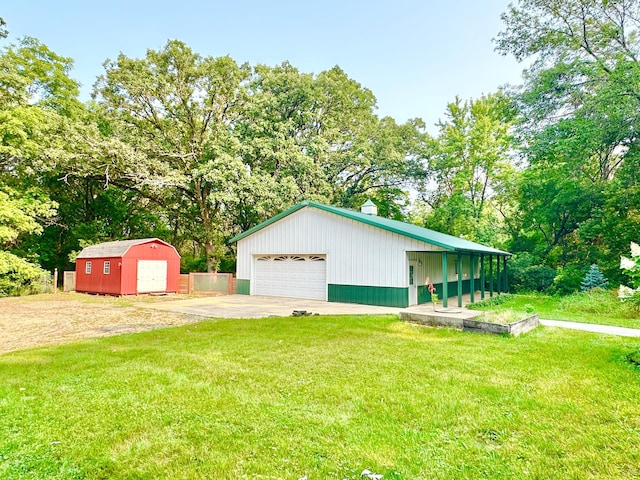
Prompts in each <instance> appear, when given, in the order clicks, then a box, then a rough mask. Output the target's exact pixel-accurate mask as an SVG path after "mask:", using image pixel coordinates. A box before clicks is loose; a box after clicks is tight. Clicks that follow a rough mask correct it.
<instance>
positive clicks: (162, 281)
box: [138, 260, 167, 293]
mask: <svg viewBox="0 0 640 480" xmlns="http://www.w3.org/2000/svg"><path fill="white" fill-rule="evenodd" d="M166 290H167V261H166V260H138V293H149V292H164V291H166Z"/></svg>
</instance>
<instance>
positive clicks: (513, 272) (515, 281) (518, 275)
mask: <svg viewBox="0 0 640 480" xmlns="http://www.w3.org/2000/svg"><path fill="white" fill-rule="evenodd" d="M531 265H533V256H532V255H531V254H530V253H528V252H520V253H516V254H515V255H514V256H513V257H511V259H510V260H509V269H508V272H509V273H508V275H509V286H510V287H511V288H512V289H513V290H514V291H518V290H519V289H521V288H522V282H523V281H524V279H525V278H526V269H527V268H529V267H530V266H531Z"/></svg>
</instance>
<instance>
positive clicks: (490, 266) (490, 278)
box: [489, 255, 493, 298]
mask: <svg viewBox="0 0 640 480" xmlns="http://www.w3.org/2000/svg"><path fill="white" fill-rule="evenodd" d="M492 297H493V255H489V298H492Z"/></svg>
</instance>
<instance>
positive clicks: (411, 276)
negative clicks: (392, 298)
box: [408, 262, 418, 306]
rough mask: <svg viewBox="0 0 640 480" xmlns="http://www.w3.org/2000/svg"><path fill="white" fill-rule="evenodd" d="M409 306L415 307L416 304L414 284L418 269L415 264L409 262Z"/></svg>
mask: <svg viewBox="0 0 640 480" xmlns="http://www.w3.org/2000/svg"><path fill="white" fill-rule="evenodd" d="M408 273H409V306H411V305H417V303H418V284H417V282H416V275H417V273H418V269H417V267H416V264H415V262H409V272H408Z"/></svg>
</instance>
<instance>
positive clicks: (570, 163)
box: [496, 0, 640, 278]
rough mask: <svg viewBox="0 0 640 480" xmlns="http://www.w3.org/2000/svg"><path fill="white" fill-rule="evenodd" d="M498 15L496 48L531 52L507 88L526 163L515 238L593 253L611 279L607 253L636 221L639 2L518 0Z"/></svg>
mask: <svg viewBox="0 0 640 480" xmlns="http://www.w3.org/2000/svg"><path fill="white" fill-rule="evenodd" d="M502 19H503V21H504V23H505V27H506V28H505V29H504V30H503V31H502V32H500V34H499V35H498V37H497V38H496V46H497V49H498V51H499V52H501V53H503V54H508V53H511V54H513V55H514V56H515V57H516V58H517V59H518V60H525V59H529V58H532V59H534V62H533V64H532V65H531V67H530V68H529V69H528V70H527V71H525V80H526V83H525V85H524V87H523V88H522V89H521V91H520V93H519V95H518V96H517V97H516V99H517V103H518V108H519V110H520V119H521V122H520V124H519V133H520V136H521V141H522V145H523V150H522V152H523V157H524V159H525V165H526V166H529V167H530V168H528V169H527V170H526V171H525V173H524V175H523V179H522V182H521V184H520V186H521V189H520V194H519V200H520V208H519V210H520V211H521V212H522V215H520V220H521V222H520V226H521V230H520V231H519V232H518V236H519V238H517V239H516V241H515V242H514V243H515V244H517V243H520V244H522V243H523V242H522V239H523V237H528V238H538V239H539V240H540V242H541V244H542V245H543V248H541V249H539V253H540V254H541V255H543V256H550V258H549V260H550V261H551V262H552V263H553V262H559V263H560V264H562V265H565V264H568V263H580V262H582V261H583V260H584V259H589V260H591V261H598V263H599V264H601V265H603V268H605V272H606V273H607V275H608V276H609V278H619V272H617V271H616V268H615V262H612V261H611V259H612V258H613V257H615V256H617V255H619V254H620V252H621V251H622V250H621V249H622V248H623V246H624V244H625V243H628V241H629V240H630V239H632V238H633V235H637V234H638V228H639V227H638V223H637V221H634V220H633V218H637V217H636V216H637V214H638V211H639V210H638V201H637V198H636V197H637V195H636V193H637V192H638V187H637V180H631V177H630V172H631V171H637V165H638V160H637V159H638V148H639V138H640V136H639V134H640V63H639V62H638V59H639V55H640V36H639V35H638V32H639V28H640V4H638V2H636V1H630V0H611V1H600V0H568V1H565V0H562V1H560V0H533V1H519V2H517V3H516V4H515V5H511V6H510V7H509V10H508V11H507V12H506V13H505V14H504V15H503V16H502ZM636 177H637V175H636Z"/></svg>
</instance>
